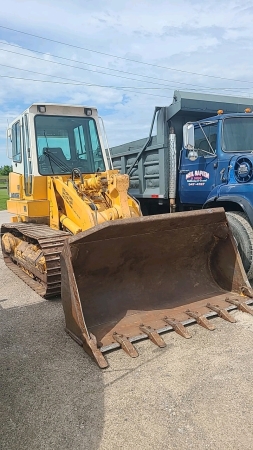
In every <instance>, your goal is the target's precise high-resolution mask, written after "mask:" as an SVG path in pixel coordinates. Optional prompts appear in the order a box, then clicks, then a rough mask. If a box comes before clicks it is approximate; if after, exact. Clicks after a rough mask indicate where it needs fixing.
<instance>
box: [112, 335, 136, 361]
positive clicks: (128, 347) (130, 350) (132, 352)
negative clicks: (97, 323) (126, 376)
mask: <svg viewBox="0 0 253 450" xmlns="http://www.w3.org/2000/svg"><path fill="white" fill-rule="evenodd" d="M113 339H114V340H115V341H116V342H118V344H119V345H120V346H121V348H122V349H123V350H124V351H125V352H126V353H127V354H128V355H129V356H131V358H137V356H139V353H138V352H137V350H136V348H135V347H134V346H133V344H132V343H131V342H130V341H129V339H128V338H127V337H126V336H124V334H118V333H116V332H114V333H113Z"/></svg>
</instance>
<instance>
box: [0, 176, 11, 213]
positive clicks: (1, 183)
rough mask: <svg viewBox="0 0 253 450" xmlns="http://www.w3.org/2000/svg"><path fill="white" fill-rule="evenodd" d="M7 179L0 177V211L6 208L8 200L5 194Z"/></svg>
mask: <svg viewBox="0 0 253 450" xmlns="http://www.w3.org/2000/svg"><path fill="white" fill-rule="evenodd" d="M7 178H8V177H5V176H3V175H0V211H3V210H4V209H6V208H7V205H6V201H7V200H8V198H9V196H8V193H7Z"/></svg>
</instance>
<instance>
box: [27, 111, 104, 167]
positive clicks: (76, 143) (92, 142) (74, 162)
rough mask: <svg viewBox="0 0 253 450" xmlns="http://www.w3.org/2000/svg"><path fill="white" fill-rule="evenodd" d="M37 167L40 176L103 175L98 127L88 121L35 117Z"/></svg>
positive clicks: (83, 119)
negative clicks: (96, 173)
mask: <svg viewBox="0 0 253 450" xmlns="http://www.w3.org/2000/svg"><path fill="white" fill-rule="evenodd" d="M34 122H35V134H36V143H37V154H38V167H39V173H40V174H41V175H52V174H63V173H71V171H72V170H73V169H74V168H78V169H79V170H80V171H81V172H82V173H94V172H97V171H104V170H105V164H104V160H103V155H102V150H101V146H100V141H99V137H98V133H97V127H96V123H95V121H94V120H93V119H92V118H87V117H66V116H41V115H38V116H35V119H34Z"/></svg>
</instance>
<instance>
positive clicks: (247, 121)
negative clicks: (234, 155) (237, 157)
mask: <svg viewBox="0 0 253 450" xmlns="http://www.w3.org/2000/svg"><path fill="white" fill-rule="evenodd" d="M222 150H223V151H224V152H244V153H245V152H253V116H248V117H229V118H227V119H225V120H224V121H223V139H222Z"/></svg>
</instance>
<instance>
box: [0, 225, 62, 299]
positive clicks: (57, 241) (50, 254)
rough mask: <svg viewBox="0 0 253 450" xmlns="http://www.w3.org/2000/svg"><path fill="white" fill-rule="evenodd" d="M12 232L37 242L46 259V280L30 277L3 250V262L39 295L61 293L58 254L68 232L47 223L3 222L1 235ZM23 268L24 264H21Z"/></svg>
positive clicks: (34, 242)
mask: <svg viewBox="0 0 253 450" xmlns="http://www.w3.org/2000/svg"><path fill="white" fill-rule="evenodd" d="M7 232H9V233H12V234H14V235H15V236H16V237H19V238H20V239H24V237H25V240H26V241H27V242H30V243H32V244H38V245H39V247H40V248H41V250H42V251H43V255H44V256H45V260H46V268H47V281H46V282H45V281H44V280H42V279H38V273H37V272H36V274H34V275H35V276H36V278H32V277H30V276H29V275H28V274H27V273H25V272H24V271H23V270H22V268H21V267H20V266H19V265H18V264H17V263H16V262H14V261H13V260H12V258H11V257H10V256H9V255H8V254H6V253H5V252H4V250H3V249H2V251H3V257H4V261H5V264H6V265H7V267H8V268H9V269H11V270H12V271H13V272H14V273H15V274H16V275H17V276H18V277H19V278H21V279H22V280H23V281H24V282H25V283H26V284H28V286H30V287H31V288H32V289H33V290H34V291H35V292H36V293H37V294H39V295H40V296H41V297H45V298H49V297H55V296H58V295H60V294H61V266H60V254H61V251H62V248H63V244H64V241H65V239H66V238H67V237H69V236H70V234H69V233H66V232H65V231H60V230H53V229H52V228H50V227H49V226H47V225H37V224H24V223H5V224H3V225H2V227H1V235H3V234H4V233H7ZM23 267H24V268H25V264H23ZM29 270H30V267H29Z"/></svg>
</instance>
